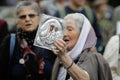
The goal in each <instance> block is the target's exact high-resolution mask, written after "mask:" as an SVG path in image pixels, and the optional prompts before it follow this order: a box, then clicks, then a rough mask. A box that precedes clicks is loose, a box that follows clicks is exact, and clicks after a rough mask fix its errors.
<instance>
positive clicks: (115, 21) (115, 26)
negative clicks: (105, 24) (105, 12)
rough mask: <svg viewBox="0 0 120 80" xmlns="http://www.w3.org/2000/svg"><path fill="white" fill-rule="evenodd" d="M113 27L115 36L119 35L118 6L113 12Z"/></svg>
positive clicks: (119, 9)
mask: <svg viewBox="0 0 120 80" xmlns="http://www.w3.org/2000/svg"><path fill="white" fill-rule="evenodd" d="M113 12H114V15H113V25H114V32H115V34H120V31H119V27H120V25H119V24H120V6H117V7H116V8H115V10H114V11H113Z"/></svg>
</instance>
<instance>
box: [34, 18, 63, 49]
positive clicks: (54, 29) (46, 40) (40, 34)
mask: <svg viewBox="0 0 120 80" xmlns="http://www.w3.org/2000/svg"><path fill="white" fill-rule="evenodd" d="M62 38H63V26H62V24H61V22H60V21H59V20H58V19H56V18H50V19H48V20H46V21H45V22H44V23H43V24H41V25H39V27H38V31H37V34H36V37H35V40H34V45H35V46H38V47H42V48H46V49H49V50H51V48H55V46H54V41H55V40H56V39H62Z"/></svg>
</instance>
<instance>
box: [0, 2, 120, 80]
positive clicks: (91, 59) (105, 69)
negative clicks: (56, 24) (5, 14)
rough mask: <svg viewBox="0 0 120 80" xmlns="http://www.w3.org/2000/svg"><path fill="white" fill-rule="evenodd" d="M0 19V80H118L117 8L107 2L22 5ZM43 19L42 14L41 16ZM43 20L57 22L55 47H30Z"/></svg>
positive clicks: (119, 33)
mask: <svg viewBox="0 0 120 80" xmlns="http://www.w3.org/2000/svg"><path fill="white" fill-rule="evenodd" d="M15 12H16V23H15V26H14V28H13V29H12V30H11V31H10V30H9V24H8V23H7V21H5V20H4V19H0V80H120V69H119V67H120V28H119V27H120V14H119V13H120V6H118V7H116V8H113V7H112V6H110V5H108V0H23V1H18V3H17V4H16V9H15ZM44 14H45V15H44ZM45 16H51V18H52V16H54V17H56V19H58V20H62V23H63V24H64V33H63V38H62V39H56V40H55V41H54V46H55V48H51V49H46V48H42V47H38V46H35V45H33V44H34V40H35V37H36V34H37V30H38V27H39V26H40V25H41V24H42V19H43V18H44V17H45Z"/></svg>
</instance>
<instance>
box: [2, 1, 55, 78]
mask: <svg viewBox="0 0 120 80" xmlns="http://www.w3.org/2000/svg"><path fill="white" fill-rule="evenodd" d="M39 10H40V9H39V7H38V5H37V4H36V3H34V2H31V1H22V2H20V3H19V4H18V5H17V7H16V13H17V18H18V20H17V25H18V28H19V29H18V31H17V33H16V35H13V34H12V35H8V36H7V37H6V38H5V39H4V41H3V42H2V44H1V46H0V80H49V79H50V75H51V72H52V66H53V63H54V58H55V56H54V54H52V51H50V50H46V49H41V48H38V47H35V46H33V42H34V38H35V36H36V31H37V28H38V24H39V22H40V19H41V13H40V11H39ZM43 53H44V54H43Z"/></svg>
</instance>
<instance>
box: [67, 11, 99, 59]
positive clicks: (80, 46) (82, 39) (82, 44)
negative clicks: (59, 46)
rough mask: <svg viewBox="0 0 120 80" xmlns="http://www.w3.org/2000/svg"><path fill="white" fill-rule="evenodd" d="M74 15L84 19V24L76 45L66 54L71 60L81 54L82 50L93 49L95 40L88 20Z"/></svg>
mask: <svg viewBox="0 0 120 80" xmlns="http://www.w3.org/2000/svg"><path fill="white" fill-rule="evenodd" d="M75 14H79V15H80V16H82V17H83V18H84V22H83V26H82V30H81V33H80V35H79V38H78V41H77V43H76V45H75V46H74V48H73V49H72V50H71V51H69V52H68V54H69V56H70V57H71V58H72V59H73V60H75V59H77V57H78V56H79V55H80V54H81V52H82V51H83V50H84V49H86V48H92V47H95V45H96V40H97V38H96V35H95V33H94V30H93V28H92V27H91V24H90V22H89V21H88V19H87V18H86V17H85V16H84V15H82V14H80V13H75ZM90 33H92V35H90V37H89V36H88V35H89V34H90ZM88 37H89V38H88ZM91 39H92V40H91ZM86 41H89V42H90V43H89V42H86Z"/></svg>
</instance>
